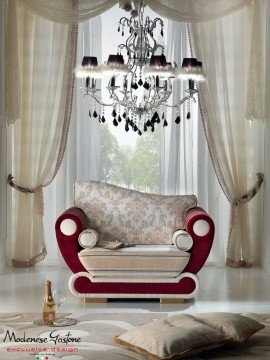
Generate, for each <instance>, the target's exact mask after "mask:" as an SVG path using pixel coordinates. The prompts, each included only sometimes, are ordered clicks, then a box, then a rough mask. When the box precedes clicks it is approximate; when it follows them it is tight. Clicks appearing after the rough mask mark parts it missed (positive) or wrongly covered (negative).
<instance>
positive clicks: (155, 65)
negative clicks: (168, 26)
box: [75, 1, 205, 135]
mask: <svg viewBox="0 0 270 360" xmlns="http://www.w3.org/2000/svg"><path fill="white" fill-rule="evenodd" d="M127 4H130V6H129V7H127V6H126V7H124V9H127V10H128V11H131V15H132V16H131V18H130V19H128V18H126V17H122V18H121V19H120V21H119V23H118V31H119V32H121V34H122V36H124V35H125V31H126V32H128V35H127V39H126V42H125V43H123V44H120V45H119V46H118V50H117V54H116V55H109V57H108V61H107V62H106V63H105V64H104V65H102V66H99V65H98V61H97V58H96V57H93V56H84V57H83V60H82V65H81V66H77V67H76V69H75V74H76V76H77V77H78V78H82V79H83V88H84V91H85V93H84V97H85V96H89V97H90V98H92V99H94V100H95V101H96V103H98V104H100V105H101V106H102V107H103V111H102V115H100V114H98V113H97V111H96V110H94V112H93V113H92V112H91V110H89V116H90V117H91V116H93V117H94V118H98V120H99V121H100V122H102V123H104V122H105V121H106V119H105V116H104V107H105V106H110V107H112V121H113V124H114V125H115V126H118V124H119V123H120V122H121V121H122V120H123V122H124V123H125V130H126V131H129V129H132V130H133V131H135V132H137V133H138V134H139V135H142V132H143V131H147V130H148V129H151V131H154V130H155V126H156V124H159V123H163V126H167V125H168V122H167V119H166V109H167V108H168V107H169V108H177V114H178V115H177V118H176V119H175V122H176V124H179V123H180V121H181V119H180V115H179V114H180V106H181V105H182V104H183V103H184V102H185V101H188V104H189V103H190V100H191V99H192V100H193V101H194V102H196V99H195V97H194V95H195V94H197V93H198V90H197V89H196V87H195V82H198V81H204V80H205V76H204V73H203V70H202V63H201V62H200V61H197V59H196V58H184V59H183V62H182V67H181V68H178V67H177V65H176V63H175V62H173V63H171V62H167V60H166V57H165V55H164V46H162V45H161V44H158V43H157V41H156V40H155V38H154V32H157V30H158V31H159V34H160V36H162V37H163V27H164V24H163V21H162V20H161V19H160V18H155V19H154V20H150V18H149V17H148V16H147V17H146V18H145V19H144V5H143V2H141V3H140V4H139V5H138V8H134V2H132V1H131V2H130V1H128V2H127ZM127 4H125V5H127ZM123 54H124V55H125V57H126V58H127V61H126V63H125V61H124V56H123ZM108 75H109V76H110V79H109V83H108V86H107V89H108V91H109V94H110V99H111V101H112V102H111V103H110V104H107V103H104V102H103V101H102V99H101V96H98V95H97V93H98V92H99V91H100V89H98V88H97V87H96V85H97V83H96V82H97V79H102V77H103V76H108ZM177 79H182V80H188V85H189V86H188V89H186V90H184V92H185V96H184V97H183V98H182V99H180V100H179V101H178V102H177V103H176V104H173V105H171V104H168V99H169V98H170V96H171V94H172V81H177ZM189 109H190V106H188V112H187V119H189V118H190V110H189Z"/></svg>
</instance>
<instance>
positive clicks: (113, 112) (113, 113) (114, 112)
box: [112, 109, 117, 117]
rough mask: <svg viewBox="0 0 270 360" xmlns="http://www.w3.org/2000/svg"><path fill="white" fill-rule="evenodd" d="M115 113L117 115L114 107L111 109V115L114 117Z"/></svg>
mask: <svg viewBox="0 0 270 360" xmlns="http://www.w3.org/2000/svg"><path fill="white" fill-rule="evenodd" d="M116 115H117V114H116V111H115V109H113V111H112V116H113V117H116Z"/></svg>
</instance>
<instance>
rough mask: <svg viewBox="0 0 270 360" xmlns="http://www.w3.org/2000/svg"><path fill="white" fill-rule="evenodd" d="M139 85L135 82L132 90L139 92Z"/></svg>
mask: <svg viewBox="0 0 270 360" xmlns="http://www.w3.org/2000/svg"><path fill="white" fill-rule="evenodd" d="M138 87H139V86H138V84H137V83H136V82H135V83H133V85H132V88H133V89H134V90H137V89H138Z"/></svg>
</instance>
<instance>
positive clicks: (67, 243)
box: [55, 207, 87, 273]
mask: <svg viewBox="0 0 270 360" xmlns="http://www.w3.org/2000/svg"><path fill="white" fill-rule="evenodd" d="M65 219H71V220H74V221H75V223H76V226H77V229H76V232H75V233H74V234H73V235H70V236H69V235H64V234H63V233H62V231H61V230H60V224H61V222H62V221H63V220H65ZM86 223H87V219H86V215H85V213H84V211H83V210H82V209H80V208H76V207H72V208H70V209H68V210H66V211H65V212H64V213H63V214H62V215H60V216H59V218H58V219H57V221H56V224H55V232H56V238H57V242H58V246H59V249H60V251H61V254H62V256H63V258H64V260H65V262H66V263H67V265H68V267H69V268H70V269H71V271H72V272H74V273H77V272H79V271H87V270H86V269H85V268H84V266H83V265H82V263H81V262H80V259H79V257H78V252H79V251H80V250H81V247H80V245H79V243H78V237H79V235H80V233H81V232H82V231H83V230H84V229H85V227H86Z"/></svg>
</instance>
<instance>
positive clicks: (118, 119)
mask: <svg viewBox="0 0 270 360" xmlns="http://www.w3.org/2000/svg"><path fill="white" fill-rule="evenodd" d="M117 121H118V122H119V123H120V122H121V121H122V119H121V116H120V115H118V118H117Z"/></svg>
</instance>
